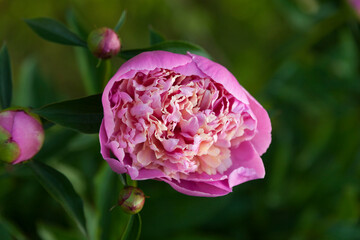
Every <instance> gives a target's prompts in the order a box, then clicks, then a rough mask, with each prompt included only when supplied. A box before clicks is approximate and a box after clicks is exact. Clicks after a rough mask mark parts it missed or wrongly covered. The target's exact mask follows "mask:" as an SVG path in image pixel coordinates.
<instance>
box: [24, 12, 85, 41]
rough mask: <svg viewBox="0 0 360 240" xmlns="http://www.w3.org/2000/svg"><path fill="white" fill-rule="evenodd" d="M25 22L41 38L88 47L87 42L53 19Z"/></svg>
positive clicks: (35, 19) (34, 19) (37, 19)
mask: <svg viewBox="0 0 360 240" xmlns="http://www.w3.org/2000/svg"><path fill="white" fill-rule="evenodd" d="M25 22H26V23H27V24H28V25H29V27H31V28H32V29H33V30H34V32H36V33H37V34H38V35H39V36H40V37H42V38H44V39H46V40H48V41H51V42H56V43H60V44H65V45H73V46H80V47H87V44H86V42H85V41H83V40H82V39H80V38H79V37H78V36H77V35H76V34H75V33H73V32H71V31H70V30H69V29H68V28H67V27H66V26H65V25H64V24H62V23H60V22H58V21H56V20H54V19H51V18H33V19H25Z"/></svg>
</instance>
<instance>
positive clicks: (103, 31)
mask: <svg viewBox="0 0 360 240" xmlns="http://www.w3.org/2000/svg"><path fill="white" fill-rule="evenodd" d="M88 47H89V49H90V51H91V52H92V53H93V54H94V56H95V57H97V58H101V59H108V58H111V57H113V56H116V55H117V54H118V53H119V51H120V39H119V37H118V35H117V34H116V33H115V32H114V31H113V30H112V29H110V28H106V27H103V28H99V29H95V30H94V31H92V32H91V33H90V34H89V36H88Z"/></svg>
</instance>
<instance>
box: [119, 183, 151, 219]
mask: <svg viewBox="0 0 360 240" xmlns="http://www.w3.org/2000/svg"><path fill="white" fill-rule="evenodd" d="M144 203H145V195H144V192H143V191H142V190H141V189H140V188H137V187H132V186H126V187H124V188H123V189H121V191H120V194H119V202H118V204H119V206H120V207H121V208H122V209H123V210H124V211H125V212H126V213H129V214H136V213H138V212H140V211H141V209H142V208H143V206H144Z"/></svg>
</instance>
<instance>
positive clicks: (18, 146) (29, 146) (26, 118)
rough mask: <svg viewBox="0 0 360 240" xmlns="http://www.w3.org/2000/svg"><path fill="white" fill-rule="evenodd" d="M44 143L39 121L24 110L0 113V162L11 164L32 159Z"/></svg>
mask: <svg viewBox="0 0 360 240" xmlns="http://www.w3.org/2000/svg"><path fill="white" fill-rule="evenodd" d="M43 142H44V130H43V128H42V124H41V121H40V119H39V118H38V117H37V116H36V115H35V114H32V113H28V112H27V111H26V110H23V109H19V110H16V109H15V110H5V111H2V112H0V160H1V161H5V162H8V163H12V164H17V163H19V162H22V161H26V160H29V159H30V158H32V157H33V156H34V155H35V154H36V153H37V152H38V151H39V150H40V148H41V146H42V144H43Z"/></svg>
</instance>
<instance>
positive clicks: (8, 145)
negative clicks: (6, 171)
mask: <svg viewBox="0 0 360 240" xmlns="http://www.w3.org/2000/svg"><path fill="white" fill-rule="evenodd" d="M19 155H20V148H19V145H18V144H17V143H16V142H12V141H11V135H10V133H9V132H8V131H6V130H5V129H4V128H2V127H1V126H0V161H4V162H7V163H11V162H13V161H14V160H16V159H17V158H18V156H19Z"/></svg>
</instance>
